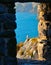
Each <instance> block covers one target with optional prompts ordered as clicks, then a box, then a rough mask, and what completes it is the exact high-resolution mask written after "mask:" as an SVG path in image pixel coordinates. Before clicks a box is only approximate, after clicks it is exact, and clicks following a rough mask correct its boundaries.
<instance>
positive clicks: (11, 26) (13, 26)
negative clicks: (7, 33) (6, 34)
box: [3, 21, 16, 30]
mask: <svg viewBox="0 0 51 65" xmlns="http://www.w3.org/2000/svg"><path fill="white" fill-rule="evenodd" d="M3 28H4V29H5V30H14V29H16V22H12V21H9V22H5V23H4V24H3Z"/></svg>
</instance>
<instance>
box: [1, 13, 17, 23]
mask: <svg viewBox="0 0 51 65" xmlns="http://www.w3.org/2000/svg"><path fill="white" fill-rule="evenodd" d="M0 20H1V21H0V22H4V21H15V20H16V18H15V15H14V14H9V13H4V14H0Z"/></svg>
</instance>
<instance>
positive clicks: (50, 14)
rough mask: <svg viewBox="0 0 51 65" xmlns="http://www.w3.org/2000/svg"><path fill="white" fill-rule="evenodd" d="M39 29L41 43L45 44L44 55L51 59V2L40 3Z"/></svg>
mask: <svg viewBox="0 0 51 65" xmlns="http://www.w3.org/2000/svg"><path fill="white" fill-rule="evenodd" d="M38 16H39V17H38V18H39V24H38V31H39V38H40V40H41V41H40V43H41V44H44V43H45V45H44V48H43V50H44V54H43V55H44V57H45V58H46V59H47V60H50V59H51V3H41V4H40V5H38Z"/></svg>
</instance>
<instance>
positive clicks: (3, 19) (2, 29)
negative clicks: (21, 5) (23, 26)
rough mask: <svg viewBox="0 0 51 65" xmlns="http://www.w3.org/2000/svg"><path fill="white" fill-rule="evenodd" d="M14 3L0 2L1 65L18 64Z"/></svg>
mask: <svg viewBox="0 0 51 65" xmlns="http://www.w3.org/2000/svg"><path fill="white" fill-rule="evenodd" d="M14 6H15V5H14V3H0V63H1V64H0V65H8V64H9V65H17V59H16V43H17V41H16V37H15V36H16V35H15V31H14V30H15V29H16V27H17V26H16V22H15V20H16V18H15V10H14Z"/></svg>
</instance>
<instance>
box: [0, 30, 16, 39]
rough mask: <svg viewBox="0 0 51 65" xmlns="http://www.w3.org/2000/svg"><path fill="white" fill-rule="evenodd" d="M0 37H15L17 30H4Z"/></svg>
mask: <svg viewBox="0 0 51 65" xmlns="http://www.w3.org/2000/svg"><path fill="white" fill-rule="evenodd" d="M0 37H3V38H13V37H15V32H14V31H3V32H0Z"/></svg>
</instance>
